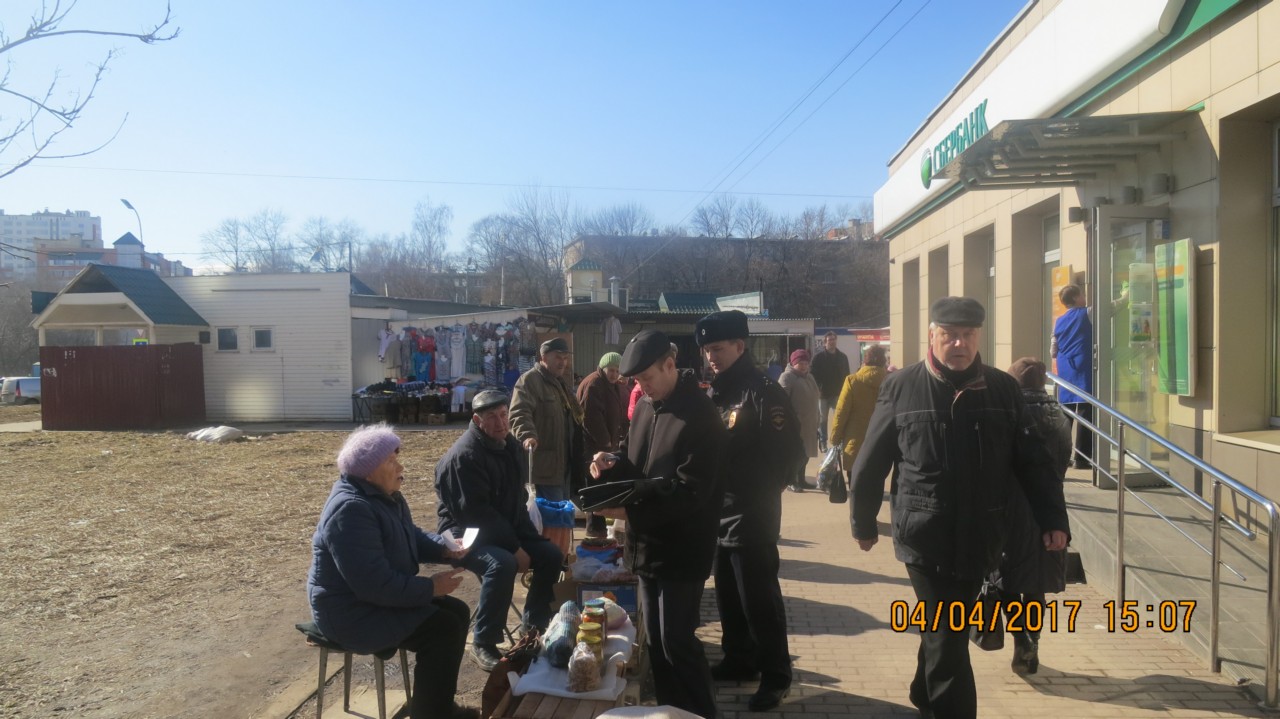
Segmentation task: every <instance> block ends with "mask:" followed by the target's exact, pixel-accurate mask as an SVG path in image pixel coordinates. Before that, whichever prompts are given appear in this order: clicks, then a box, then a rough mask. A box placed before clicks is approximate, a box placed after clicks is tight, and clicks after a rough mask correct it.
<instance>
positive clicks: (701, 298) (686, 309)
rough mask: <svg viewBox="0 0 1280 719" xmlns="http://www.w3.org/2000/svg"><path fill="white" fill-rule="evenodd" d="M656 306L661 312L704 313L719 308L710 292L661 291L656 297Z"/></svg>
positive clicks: (706, 313) (709, 312)
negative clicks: (660, 294)
mask: <svg viewBox="0 0 1280 719" xmlns="http://www.w3.org/2000/svg"><path fill="white" fill-rule="evenodd" d="M658 307H659V308H660V309H661V310H662V311H663V312H679V313H681V314H695V313H697V314H704V315H708V314H711V313H712V312H716V311H718V310H719V309H720V306H719V305H717V304H716V296H715V294H714V293H712V292H663V293H662V296H661V297H659V298H658Z"/></svg>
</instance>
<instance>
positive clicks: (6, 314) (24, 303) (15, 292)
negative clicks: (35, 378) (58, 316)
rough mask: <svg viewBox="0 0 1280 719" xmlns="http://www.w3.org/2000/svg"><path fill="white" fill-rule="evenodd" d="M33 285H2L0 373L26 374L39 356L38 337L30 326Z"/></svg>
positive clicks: (0, 292)
mask: <svg viewBox="0 0 1280 719" xmlns="http://www.w3.org/2000/svg"><path fill="white" fill-rule="evenodd" d="M31 290H32V288H31V287H28V286H25V285H22V284H18V283H16V282H9V283H5V284H0V376H10V377H12V376H20V377H24V376H26V375H27V373H29V372H30V371H31V365H32V364H34V363H35V362H37V361H38V360H39V359H40V346H39V337H38V335H37V333H36V330H35V329H34V328H33V327H31V320H32V319H33V317H32V315H31Z"/></svg>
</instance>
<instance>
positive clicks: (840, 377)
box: [809, 332, 852, 452]
mask: <svg viewBox="0 0 1280 719" xmlns="http://www.w3.org/2000/svg"><path fill="white" fill-rule="evenodd" d="M809 372H810V373H811V374H812V375H813V378H814V379H816V380H817V381H818V450H819V451H822V452H825V451H827V440H828V437H827V426H828V425H827V418H828V417H829V416H830V415H831V413H832V412H834V411H835V410H836V403H838V402H839V401H840V392H841V391H842V390H843V389H844V380H845V378H846V377H848V376H849V375H850V374H852V372H850V370H849V355H846V354H845V353H843V352H841V351H840V350H838V349H836V333H835V332H828V333H827V334H826V335H825V336H824V337H823V338H822V351H821V352H818V353H816V354H815V355H814V356H813V362H812V363H810V365H809Z"/></svg>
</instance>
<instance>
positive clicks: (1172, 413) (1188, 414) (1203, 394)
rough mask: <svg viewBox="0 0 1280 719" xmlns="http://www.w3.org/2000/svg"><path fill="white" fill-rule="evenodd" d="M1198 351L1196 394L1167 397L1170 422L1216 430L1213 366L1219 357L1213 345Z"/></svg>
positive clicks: (1200, 348)
mask: <svg viewBox="0 0 1280 719" xmlns="http://www.w3.org/2000/svg"><path fill="white" fill-rule="evenodd" d="M1196 352H1197V354H1196V395H1195V396H1194V397H1177V396H1171V397H1168V398H1167V401H1168V403H1169V423H1170V424H1171V425H1180V426H1182V427H1195V428H1196V429H1203V430H1207V431H1214V430H1216V429H1217V427H1216V426H1215V425H1216V423H1215V422H1214V413H1213V366H1214V361H1215V360H1216V359H1217V358H1216V357H1215V356H1214V352H1213V348H1211V347H1199V348H1197V349H1196Z"/></svg>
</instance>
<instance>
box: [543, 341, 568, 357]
mask: <svg viewBox="0 0 1280 719" xmlns="http://www.w3.org/2000/svg"><path fill="white" fill-rule="evenodd" d="M568 351H569V343H568V342H565V341H564V338H563V337H552V338H551V339H549V340H547V341H546V342H543V343H542V346H541V347H539V348H538V354H540V355H544V354H546V353H548V352H568Z"/></svg>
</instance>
